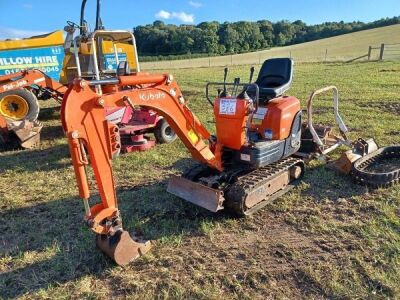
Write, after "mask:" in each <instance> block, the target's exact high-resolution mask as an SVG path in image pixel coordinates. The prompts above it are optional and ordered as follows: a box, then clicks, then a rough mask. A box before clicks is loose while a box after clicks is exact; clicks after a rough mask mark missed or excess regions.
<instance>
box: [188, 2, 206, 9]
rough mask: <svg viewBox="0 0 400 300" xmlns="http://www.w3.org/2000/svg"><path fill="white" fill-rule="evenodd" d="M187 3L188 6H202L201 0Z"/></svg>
mask: <svg viewBox="0 0 400 300" xmlns="http://www.w3.org/2000/svg"><path fill="white" fill-rule="evenodd" d="M189 5H190V6H193V7H195V8H199V7H202V6H203V3H201V2H196V1H189Z"/></svg>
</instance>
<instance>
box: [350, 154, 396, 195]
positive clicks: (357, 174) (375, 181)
mask: <svg viewBox="0 0 400 300" xmlns="http://www.w3.org/2000/svg"><path fill="white" fill-rule="evenodd" d="M390 158H396V159H400V146H391V147H386V148H381V149H378V150H377V151H375V152H372V153H370V154H368V155H366V156H364V157H362V158H360V159H359V160H357V161H356V162H355V163H354V164H353V167H352V171H351V175H352V176H353V178H354V179H355V180H356V182H358V183H360V184H363V185H367V186H370V187H372V188H385V187H390V186H392V185H394V184H398V183H400V166H399V168H397V169H396V170H394V171H389V172H379V173H374V172H371V171H366V170H365V169H366V168H367V167H368V166H371V165H372V164H375V163H377V164H379V161H380V160H383V159H390Z"/></svg>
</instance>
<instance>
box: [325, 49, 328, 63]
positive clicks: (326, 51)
mask: <svg viewBox="0 0 400 300" xmlns="http://www.w3.org/2000/svg"><path fill="white" fill-rule="evenodd" d="M327 59H328V48H326V50H325V62H326V61H327Z"/></svg>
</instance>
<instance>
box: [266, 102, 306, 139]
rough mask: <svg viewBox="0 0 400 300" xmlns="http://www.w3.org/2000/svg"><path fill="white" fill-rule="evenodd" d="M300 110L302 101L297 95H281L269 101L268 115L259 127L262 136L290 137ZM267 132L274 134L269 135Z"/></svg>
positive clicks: (274, 137)
mask: <svg viewBox="0 0 400 300" xmlns="http://www.w3.org/2000/svg"><path fill="white" fill-rule="evenodd" d="M300 110H301V107H300V101H299V100H298V99H297V98H295V97H280V98H276V99H274V100H271V101H269V103H268V105H267V115H266V117H265V118H264V119H263V121H262V123H261V126H260V127H259V132H260V134H261V136H262V137H263V138H269V139H271V140H284V139H286V138H288V137H289V134H290V131H291V129H292V124H293V119H294V117H295V116H296V114H297V112H299V111H300ZM266 132H269V133H270V134H271V135H272V136H268V137H267V136H266Z"/></svg>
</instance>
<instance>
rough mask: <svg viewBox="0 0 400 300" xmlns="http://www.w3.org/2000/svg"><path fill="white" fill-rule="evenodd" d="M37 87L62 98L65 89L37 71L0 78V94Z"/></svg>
mask: <svg viewBox="0 0 400 300" xmlns="http://www.w3.org/2000/svg"><path fill="white" fill-rule="evenodd" d="M31 85H37V86H40V87H42V88H47V89H50V90H51V91H53V92H54V93H55V94H56V96H60V97H62V95H63V94H64V93H65V92H66V91H67V87H66V86H64V85H62V84H61V83H59V82H58V81H55V80H53V79H51V78H50V77H49V76H47V75H46V74H44V73H43V72H41V71H39V70H24V71H20V72H17V73H14V74H10V75H4V76H1V77H0V93H4V92H7V91H11V90H15V89H19V88H24V87H28V86H31Z"/></svg>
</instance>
